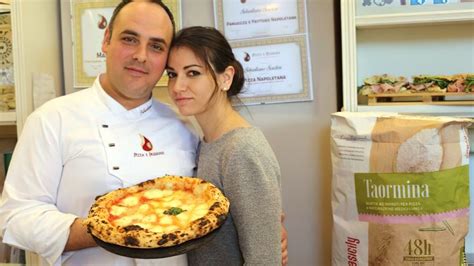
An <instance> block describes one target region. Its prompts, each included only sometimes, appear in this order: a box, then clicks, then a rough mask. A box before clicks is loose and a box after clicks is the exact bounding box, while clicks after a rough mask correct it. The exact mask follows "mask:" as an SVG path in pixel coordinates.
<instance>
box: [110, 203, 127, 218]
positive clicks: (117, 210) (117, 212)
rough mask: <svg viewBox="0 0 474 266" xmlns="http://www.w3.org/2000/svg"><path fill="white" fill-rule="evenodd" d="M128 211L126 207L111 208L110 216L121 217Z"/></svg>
mask: <svg viewBox="0 0 474 266" xmlns="http://www.w3.org/2000/svg"><path fill="white" fill-rule="evenodd" d="M127 210H128V208H126V207H121V206H115V205H114V206H112V207H111V208H110V214H112V215H114V216H120V215H122V214H123V213H125V212H126V211H127Z"/></svg>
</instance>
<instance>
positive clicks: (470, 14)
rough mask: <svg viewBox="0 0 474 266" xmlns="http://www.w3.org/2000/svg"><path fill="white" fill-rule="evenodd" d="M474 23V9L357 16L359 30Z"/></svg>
mask: <svg viewBox="0 0 474 266" xmlns="http://www.w3.org/2000/svg"><path fill="white" fill-rule="evenodd" d="M467 22H469V23H474V9H471V8H469V9H459V10H440V11H429V12H411V13H395V14H383V15H365V16H356V18H355V25H356V27H357V29H364V28H383V27H396V26H407V25H423V24H430V25H433V24H449V23H467Z"/></svg>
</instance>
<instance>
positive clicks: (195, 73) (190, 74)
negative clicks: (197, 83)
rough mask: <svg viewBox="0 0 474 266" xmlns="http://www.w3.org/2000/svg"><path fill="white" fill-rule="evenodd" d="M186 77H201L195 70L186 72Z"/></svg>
mask: <svg viewBox="0 0 474 266" xmlns="http://www.w3.org/2000/svg"><path fill="white" fill-rule="evenodd" d="M188 75H189V76H191V77H194V76H199V75H201V73H200V72H199V71H196V70H191V71H189V72H188Z"/></svg>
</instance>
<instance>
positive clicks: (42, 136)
mask: <svg viewBox="0 0 474 266" xmlns="http://www.w3.org/2000/svg"><path fill="white" fill-rule="evenodd" d="M197 143H198V140H197V138H196V137H195V136H194V135H193V134H191V133H190V131H189V130H188V129H187V128H186V127H185V125H184V124H183V123H182V122H181V121H180V120H179V119H178V118H177V117H176V115H175V113H174V112H173V111H171V110H170V109H169V107H168V106H166V105H164V104H162V103H159V102H157V101H155V100H152V99H151V100H149V101H148V102H146V103H145V104H143V105H141V106H139V107H137V108H135V109H133V110H126V109H125V108H124V107H123V106H122V105H120V104H119V103H118V102H116V101H115V100H114V99H113V98H111V97H110V96H109V95H108V94H107V93H105V91H104V90H103V89H102V87H101V85H100V82H99V79H96V81H95V82H94V85H93V86H92V87H91V88H88V89H85V90H82V91H79V92H76V93H73V94H69V95H66V96H63V97H59V98H56V99H53V100H51V101H49V102H47V103H45V104H44V105H43V106H41V107H40V108H39V109H38V110H36V111H35V112H34V113H32V114H31V115H30V116H29V117H28V119H27V121H26V123H25V126H24V129H23V132H22V134H21V136H20V138H19V139H18V143H17V145H16V147H15V150H14V153H13V158H12V160H11V163H10V167H9V171H8V175H7V178H6V182H5V184H4V190H3V193H2V199H1V202H0V229H1V234H2V236H3V242H4V243H7V244H10V245H13V246H17V247H20V248H22V249H26V250H30V251H34V252H36V253H38V254H39V255H40V256H41V257H42V258H43V263H47V264H55V265H61V264H62V265H133V264H143V263H144V264H150V263H152V264H153V265H159V264H163V265H183V263H182V262H183V261H184V265H185V264H186V257H185V256H177V257H172V258H171V259H160V260H158V261H157V260H146V261H145V260H136V259H131V258H127V257H122V256H118V255H115V254H112V253H110V252H108V251H106V250H104V249H102V248H100V247H95V248H88V249H83V250H79V251H72V252H65V253H63V254H62V252H63V249H64V246H65V244H66V241H67V238H68V235H69V227H70V225H71V224H72V223H73V221H74V219H75V218H76V217H87V214H88V211H89V208H90V206H91V205H92V204H93V202H94V199H95V197H96V196H97V195H102V194H104V193H107V192H109V191H111V190H114V189H117V188H121V187H127V186H131V185H134V184H137V183H139V182H141V181H145V180H148V179H151V178H154V177H158V176H163V175H166V174H170V175H192V174H193V170H194V168H195V155H196V147H197ZM173 261H174V262H173Z"/></svg>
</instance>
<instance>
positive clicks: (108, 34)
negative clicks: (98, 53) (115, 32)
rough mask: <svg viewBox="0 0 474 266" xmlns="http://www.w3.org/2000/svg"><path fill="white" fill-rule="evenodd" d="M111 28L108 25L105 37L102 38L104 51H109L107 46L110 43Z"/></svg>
mask: <svg viewBox="0 0 474 266" xmlns="http://www.w3.org/2000/svg"><path fill="white" fill-rule="evenodd" d="M111 37H112V36H111V35H110V28H109V27H107V28H106V29H105V31H104V39H103V40H102V52H103V53H107V46H108V45H109V44H110V38H111Z"/></svg>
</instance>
